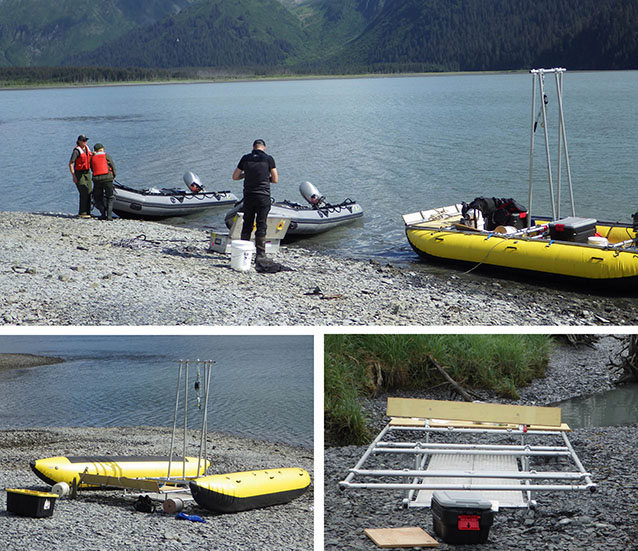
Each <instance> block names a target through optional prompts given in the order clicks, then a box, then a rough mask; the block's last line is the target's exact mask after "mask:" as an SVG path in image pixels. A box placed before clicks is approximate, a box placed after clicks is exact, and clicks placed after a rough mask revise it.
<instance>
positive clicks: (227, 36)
mask: <svg viewBox="0 0 638 551" xmlns="http://www.w3.org/2000/svg"><path fill="white" fill-rule="evenodd" d="M303 47H304V33H303V31H302V28H301V23H300V21H299V19H298V18H296V17H295V16H294V15H293V14H292V13H291V12H290V11H289V10H288V9H286V8H285V7H284V6H283V5H282V4H281V2H278V1H277V0H232V1H231V0H206V1H201V2H199V3H197V4H195V5H193V6H191V7H190V9H187V10H183V11H181V12H180V13H179V14H177V15H175V16H174V17H169V18H164V19H162V20H160V21H158V22H156V23H153V24H152V25H149V26H146V27H144V28H143V29H136V30H134V31H132V32H129V33H127V34H126V35H124V36H123V37H121V38H120V39H118V40H115V41H112V42H107V43H105V44H104V45H103V46H102V47H101V48H100V49H99V51H95V52H92V53H89V54H79V55H73V56H69V57H67V58H66V59H65V60H64V61H63V64H64V65H102V66H115V67H126V66H134V67H225V68H232V67H259V66H273V65H281V64H284V63H285V62H286V60H287V59H288V58H289V57H290V56H293V55H296V54H297V53H299V52H300V51H301V50H302V48H303Z"/></svg>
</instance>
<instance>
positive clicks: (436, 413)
mask: <svg viewBox="0 0 638 551" xmlns="http://www.w3.org/2000/svg"><path fill="white" fill-rule="evenodd" d="M387 414H388V416H389V417H418V418H421V419H450V420H452V421H479V422H489V423H514V424H516V425H547V426H550V427H560V425H561V410H560V408H549V407H537V406H518V405H508V404H483V403H475V402H451V401H445V400H421V399H418V398H388V406H387Z"/></svg>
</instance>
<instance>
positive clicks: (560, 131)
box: [554, 69, 563, 219]
mask: <svg viewBox="0 0 638 551" xmlns="http://www.w3.org/2000/svg"><path fill="white" fill-rule="evenodd" d="M554 71H555V72H554V80H555V81H556V94H557V97H560V92H561V90H560V89H561V84H560V83H559V79H560V72H559V71H558V69H554ZM558 110H559V111H560V103H559V104H558ZM562 143H563V125H562V124H561V120H560V114H559V117H558V154H557V158H556V218H558V219H560V174H561V166H560V164H561V163H560V161H561V157H562V149H563V148H562Z"/></svg>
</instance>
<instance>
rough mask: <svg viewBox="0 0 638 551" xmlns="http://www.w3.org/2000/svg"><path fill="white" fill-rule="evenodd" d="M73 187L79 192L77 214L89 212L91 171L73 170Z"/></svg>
mask: <svg viewBox="0 0 638 551" xmlns="http://www.w3.org/2000/svg"><path fill="white" fill-rule="evenodd" d="M75 179H76V180H77V182H76V183H75V187H77V188H78V193H79V194H80V208H79V211H78V214H91V189H92V188H93V186H92V185H91V173H90V172H89V171H88V170H77V171H76V172H75Z"/></svg>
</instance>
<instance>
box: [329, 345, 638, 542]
mask: <svg viewBox="0 0 638 551" xmlns="http://www.w3.org/2000/svg"><path fill="white" fill-rule="evenodd" d="M593 346H594V347H593V348H591V347H588V346H576V347H573V346H569V345H564V344H561V345H559V346H557V348H556V350H555V351H554V352H553V353H552V355H551V359H550V365H549V367H548V370H547V376H546V377H544V378H541V379H536V380H535V381H534V382H533V384H531V385H530V386H528V387H525V388H523V389H521V390H520V393H521V398H520V400H518V401H517V402H516V403H519V404H523V405H549V404H551V403H554V402H557V401H560V400H564V399H567V398H572V397H575V396H580V395H586V394H590V393H592V392H593V391H602V390H606V389H609V388H611V387H612V386H613V384H612V380H611V377H610V372H609V369H608V366H607V361H608V359H609V358H611V357H613V356H614V354H615V353H617V352H618V351H619V350H620V349H621V347H622V341H620V340H617V339H615V338H613V337H612V336H605V337H601V338H600V339H599V341H598V342H596V343H595V344H594V345H593ZM479 394H480V395H481V399H482V400H483V401H489V402H504V403H513V402H512V401H509V402H507V401H504V400H502V399H499V397H498V396H495V395H493V394H490V393H487V392H484V391H479ZM391 395H392V396H401V397H419V398H428V399H450V397H449V394H447V391H444V390H441V389H439V390H421V391H409V392H408V391H406V392H392V394H391ZM387 397H388V395H381V396H378V397H375V398H370V399H368V400H366V401H365V403H364V412H365V414H366V418H367V419H369V425H370V426H371V432H372V434H377V433H378V432H379V431H380V430H381V429H382V428H383V427H384V426H385V424H386V423H387V418H386V417H385V407H386V402H387ZM408 438H409V437H408ZM569 439H570V442H571V444H572V445H573V447H574V449H575V450H576V452H577V454H578V456H579V458H580V460H581V462H582V463H583V465H584V467H585V468H586V469H587V470H588V471H589V472H591V473H592V479H593V481H594V482H595V483H596V484H597V485H598V487H597V489H596V492H594V493H591V492H583V491H578V492H537V493H536V495H535V497H534V498H535V500H536V501H537V504H538V505H537V507H536V509H535V510H529V511H528V510H526V509H509V508H501V509H500V510H499V511H498V513H496V514H495V517H494V524H493V526H492V527H491V529H490V532H489V537H488V541H487V543H486V544H477V545H463V549H464V550H467V551H474V550H476V551H479V550H483V549H489V550H490V551H511V550H525V551H548V550H556V551H559V550H560V551H582V550H585V549H586V550H587V551H628V550H636V549H638V528H637V526H638V518H637V517H638V514H637V513H636V503H638V485H636V483H635V478H636V469H637V467H638V461H637V460H636V454H635V450H636V449H637V447H638V424H635V425H631V426H626V427H597V428H586V429H575V430H574V431H573V432H572V433H570V435H569ZM366 449H367V446H343V447H327V448H326V450H325V454H324V477H325V483H324V494H325V495H324V506H325V515H324V519H325V531H324V533H325V539H324V549H325V551H341V550H343V549H348V550H349V551H375V550H377V549H378V548H377V547H376V545H375V544H374V543H373V542H372V541H371V540H370V539H369V538H368V537H367V536H366V535H365V534H364V530H365V529H366V528H392V527H403V526H419V527H421V528H422V529H423V530H425V531H426V532H428V533H429V534H431V535H433V536H435V537H436V539H437V540H438V541H439V542H441V543H440V546H439V547H438V549H441V550H442V551H447V550H451V549H458V548H459V547H455V546H452V545H448V544H446V543H444V542H442V539H441V538H440V537H437V536H436V534H435V532H434V528H433V524H432V513H431V511H430V509H403V508H401V507H400V503H401V499H402V498H403V494H402V493H401V492H399V491H398V490H395V491H393V490H371V489H369V490H363V489H361V490H359V489H348V490H341V489H339V485H338V483H339V481H340V480H343V479H344V478H345V477H346V476H347V474H348V469H351V468H352V467H354V465H355V464H356V463H357V461H358V460H359V459H360V457H361V456H362V454H363V453H364V451H365V450H366ZM384 463H385V465H384V468H391V467H392V466H391V465H390V459H385V458H384ZM371 465H372V464H366V465H365V466H364V468H366V467H370V466H371Z"/></svg>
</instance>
